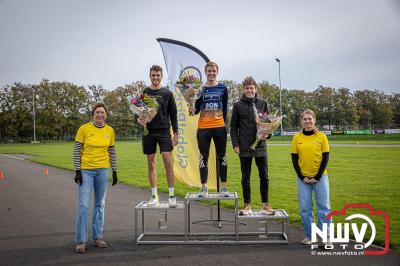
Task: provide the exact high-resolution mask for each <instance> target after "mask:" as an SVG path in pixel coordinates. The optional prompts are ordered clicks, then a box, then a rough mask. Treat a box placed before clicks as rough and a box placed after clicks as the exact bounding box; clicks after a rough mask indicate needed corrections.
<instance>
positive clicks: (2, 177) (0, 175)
mask: <svg viewBox="0 0 400 266" xmlns="http://www.w3.org/2000/svg"><path fill="white" fill-rule="evenodd" d="M0 179H4V174H3V172H2V171H0Z"/></svg>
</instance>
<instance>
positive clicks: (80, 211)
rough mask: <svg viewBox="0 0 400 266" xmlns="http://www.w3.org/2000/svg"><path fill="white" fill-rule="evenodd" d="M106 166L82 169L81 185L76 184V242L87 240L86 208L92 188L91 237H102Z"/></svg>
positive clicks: (106, 180)
mask: <svg viewBox="0 0 400 266" xmlns="http://www.w3.org/2000/svg"><path fill="white" fill-rule="evenodd" d="M108 171H109V169H108V168H100V169H90V170H82V185H79V184H78V185H77V186H78V191H77V192H78V193H77V215H76V239H75V242H76V243H77V244H80V243H85V242H86V241H87V240H88V222H87V220H88V209H89V206H90V196H91V192H92V189H94V207H93V222H92V239H93V240H96V239H102V238H103V224H104V205H105V201H106V192H107V184H108Z"/></svg>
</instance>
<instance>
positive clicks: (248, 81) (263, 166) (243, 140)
mask: <svg viewBox="0 0 400 266" xmlns="http://www.w3.org/2000/svg"><path fill="white" fill-rule="evenodd" d="M242 85H243V95H242V97H241V99H240V100H239V101H237V102H236V103H234V105H233V111H232V119H231V139H232V145H233V149H234V150H235V152H236V153H238V154H239V158H240V168H241V171H242V189H243V198H244V205H245V208H244V209H243V210H242V211H241V214H242V215H249V214H251V213H252V211H251V205H250V204H251V197H250V195H251V190H250V175H251V164H252V161H253V157H255V161H256V165H257V168H258V174H259V177H260V194H261V200H262V203H263V205H262V209H261V212H262V213H264V214H267V215H271V214H274V211H273V210H272V208H271V206H270V205H269V204H268V160H267V150H266V146H267V145H266V142H265V139H266V138H270V137H271V135H269V136H265V137H264V140H263V141H260V143H259V144H258V145H257V147H256V149H255V150H252V149H250V146H251V145H252V144H253V143H254V141H255V140H256V137H257V123H256V115H257V114H256V113H255V110H254V109H257V113H261V114H264V113H269V108H268V103H267V102H266V101H265V100H262V99H259V98H258V97H257V94H256V92H257V83H256V81H255V80H254V79H253V78H252V77H247V78H245V79H244V81H243V83H242ZM254 107H255V108H254Z"/></svg>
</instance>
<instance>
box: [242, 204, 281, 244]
mask: <svg viewBox="0 0 400 266" xmlns="http://www.w3.org/2000/svg"><path fill="white" fill-rule="evenodd" d="M274 211H275V214H273V215H266V214H263V213H261V211H253V213H252V214H250V215H239V216H238V220H240V221H241V220H246V221H253V222H257V223H258V224H260V225H261V224H263V225H264V226H263V227H262V228H258V229H259V230H258V231H245V230H241V232H240V236H241V237H240V242H241V243H244V244H245V243H247V244H256V243H285V244H289V214H287V212H286V211H285V210H284V209H275V210H274ZM271 220H278V221H279V222H280V223H281V226H278V229H279V230H278V231H270V230H269V223H270V221H271ZM279 227H280V228H279Z"/></svg>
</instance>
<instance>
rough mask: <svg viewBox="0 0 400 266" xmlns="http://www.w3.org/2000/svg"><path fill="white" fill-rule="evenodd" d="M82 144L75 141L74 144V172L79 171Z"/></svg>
mask: <svg viewBox="0 0 400 266" xmlns="http://www.w3.org/2000/svg"><path fill="white" fill-rule="evenodd" d="M82 147H83V144H82V143H80V142H77V141H75V144H74V154H73V155H74V167H75V170H80V169H81V151H82Z"/></svg>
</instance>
